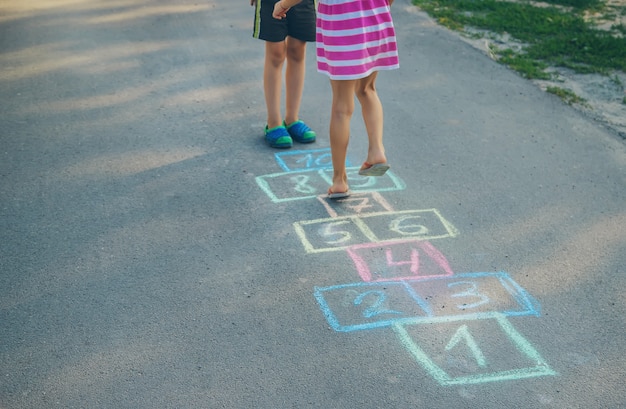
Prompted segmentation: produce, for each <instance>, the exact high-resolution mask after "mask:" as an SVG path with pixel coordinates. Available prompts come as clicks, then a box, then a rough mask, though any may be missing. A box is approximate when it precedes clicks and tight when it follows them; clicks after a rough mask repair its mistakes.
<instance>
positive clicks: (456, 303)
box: [406, 272, 541, 319]
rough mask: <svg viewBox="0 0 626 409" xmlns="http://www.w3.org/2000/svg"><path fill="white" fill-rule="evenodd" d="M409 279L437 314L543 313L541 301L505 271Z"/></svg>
mask: <svg viewBox="0 0 626 409" xmlns="http://www.w3.org/2000/svg"><path fill="white" fill-rule="evenodd" d="M406 283H407V285H409V286H410V287H411V289H412V291H413V292H414V293H415V294H416V296H417V297H419V298H420V299H423V300H425V301H426V302H428V304H429V305H430V306H431V311H432V316H433V317H444V318H445V317H459V318H461V317H466V319H470V318H471V317H473V318H480V317H481V316H484V315H486V316H491V314H492V313H500V314H503V315H505V316H522V315H534V316H539V315H540V308H541V307H540V305H539V302H538V301H537V300H535V299H534V298H533V297H532V296H531V295H530V294H529V293H528V292H527V291H526V290H524V288H522V287H521V286H520V285H519V284H517V283H516V282H515V281H514V280H513V279H512V278H511V277H510V276H509V275H508V274H507V273H505V272H495V273H493V272H492V273H461V274H456V275H452V276H440V277H431V278H429V279H424V280H407V281H406Z"/></svg>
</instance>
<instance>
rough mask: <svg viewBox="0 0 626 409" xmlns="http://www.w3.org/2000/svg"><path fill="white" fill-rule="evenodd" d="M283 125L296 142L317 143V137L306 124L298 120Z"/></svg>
mask: <svg viewBox="0 0 626 409" xmlns="http://www.w3.org/2000/svg"><path fill="white" fill-rule="evenodd" d="M283 125H284V126H285V128H287V132H289V135H291V137H292V138H293V140H294V141H296V142H300V143H311V142H315V137H316V136H317V135H316V134H315V132H314V131H313V130H312V129H311V128H309V126H308V125H307V124H305V123H304V122H302V121H300V120H298V121H296V122H293V123H291V124H289V125H287V124H286V123H285V122H283Z"/></svg>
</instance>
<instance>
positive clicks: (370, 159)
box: [355, 71, 387, 165]
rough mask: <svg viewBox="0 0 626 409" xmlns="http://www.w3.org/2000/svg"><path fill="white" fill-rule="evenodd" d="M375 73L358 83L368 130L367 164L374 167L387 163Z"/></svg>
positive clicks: (357, 89)
mask: <svg viewBox="0 0 626 409" xmlns="http://www.w3.org/2000/svg"><path fill="white" fill-rule="evenodd" d="M377 75H378V72H377V71H375V72H373V73H372V74H371V75H369V76H368V77H366V78H362V79H360V80H358V81H357V85H356V91H355V92H356V96H357V98H358V99H359V103H360V104H361V113H362V114H363V121H364V122H365V128H366V129H367V138H368V141H369V148H368V150H367V159H366V162H367V163H369V164H371V165H374V164H377V163H385V162H387V158H386V157H385V147H384V146H383V106H382V104H381V102H380V99H379V98H378V93H377V92H376V77H377Z"/></svg>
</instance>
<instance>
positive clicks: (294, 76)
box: [285, 37, 306, 125]
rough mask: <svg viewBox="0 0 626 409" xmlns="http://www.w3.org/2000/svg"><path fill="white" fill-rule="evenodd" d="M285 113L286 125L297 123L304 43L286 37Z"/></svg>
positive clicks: (302, 80) (303, 61)
mask: <svg viewBox="0 0 626 409" xmlns="http://www.w3.org/2000/svg"><path fill="white" fill-rule="evenodd" d="M286 44H287V69H286V73H285V83H286V111H285V122H286V123H287V125H289V124H291V123H293V122H295V121H297V120H298V119H299V118H298V115H299V113H300V102H301V101H302V92H303V89H304V73H305V59H306V42H304V41H300V40H297V39H295V38H293V37H287V39H286Z"/></svg>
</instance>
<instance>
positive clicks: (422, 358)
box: [393, 313, 557, 386]
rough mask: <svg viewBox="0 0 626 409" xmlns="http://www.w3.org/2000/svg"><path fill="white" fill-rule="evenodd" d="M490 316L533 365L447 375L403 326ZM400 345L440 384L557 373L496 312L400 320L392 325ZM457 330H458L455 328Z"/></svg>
mask: <svg viewBox="0 0 626 409" xmlns="http://www.w3.org/2000/svg"><path fill="white" fill-rule="evenodd" d="M485 319H493V320H495V321H496V323H497V324H498V325H499V327H500V329H501V330H502V331H503V333H504V334H505V335H506V336H507V337H508V338H509V340H510V341H511V343H512V344H513V345H514V346H515V348H516V349H517V351H518V352H519V353H520V354H521V355H522V356H523V357H524V358H527V359H529V360H531V361H533V362H534V363H535V365H534V366H531V367H525V368H517V369H511V370H501V371H495V372H491V373H481V374H476V375H468V376H451V375H450V374H449V373H448V372H446V371H445V370H444V369H442V368H441V367H440V366H439V365H438V364H437V363H436V362H435V361H434V360H433V359H431V358H430V357H429V356H428V354H427V353H426V352H425V351H424V350H423V349H422V348H421V347H420V346H419V345H418V344H417V343H416V342H415V341H414V340H413V338H411V335H410V334H409V332H408V331H407V329H406V328H405V327H407V326H409V325H428V324H431V325H432V324H434V325H436V324H438V323H441V324H445V323H452V322H463V321H476V320H485ZM393 329H394V331H395V332H396V334H397V336H398V338H399V340H400V342H401V343H402V345H403V346H404V347H405V348H406V349H407V350H408V351H409V352H410V353H411V355H413V357H414V358H415V360H416V361H417V362H418V363H419V364H420V366H422V367H423V368H424V369H425V370H426V371H427V372H428V373H429V374H430V375H431V376H432V377H433V378H435V380H436V381H437V382H438V383H439V384H440V385H442V386H450V385H469V384H479V383H486V382H499V381H507V380H518V379H525V378H533V377H538V376H554V375H557V373H556V372H555V371H553V370H552V369H551V368H550V366H549V365H548V363H547V362H546V361H545V360H544V359H543V358H542V357H541V355H540V354H539V352H537V350H536V349H535V348H534V347H533V346H532V345H531V344H530V342H528V341H527V340H526V339H525V338H524V337H523V336H522V335H521V334H520V333H519V332H518V331H517V330H516V329H515V328H514V327H513V325H511V323H510V322H509V321H508V319H507V318H506V316H504V315H503V314H500V313H491V314H481V315H480V316H477V317H475V318H474V319H469V320H468V319H466V318H465V317H437V318H433V319H432V320H422V321H417V320H416V321H415V322H413V323H412V322H408V323H407V322H402V323H395V324H393ZM457 332H458V331H457Z"/></svg>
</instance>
